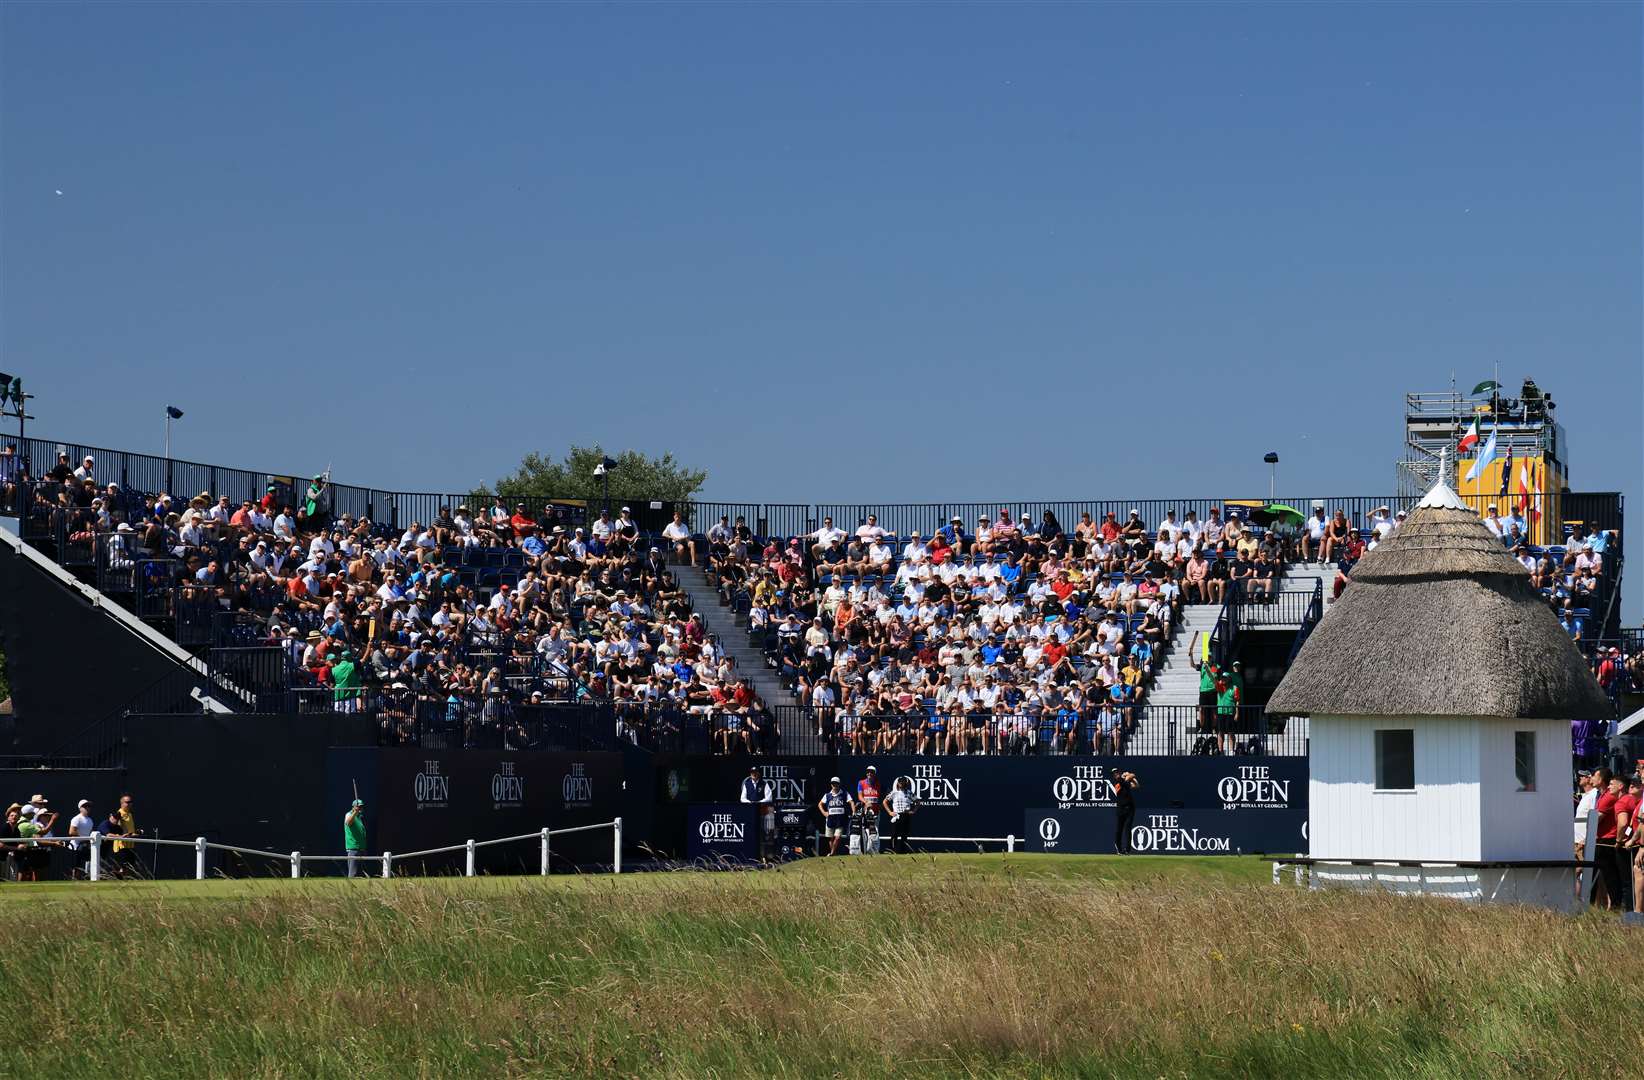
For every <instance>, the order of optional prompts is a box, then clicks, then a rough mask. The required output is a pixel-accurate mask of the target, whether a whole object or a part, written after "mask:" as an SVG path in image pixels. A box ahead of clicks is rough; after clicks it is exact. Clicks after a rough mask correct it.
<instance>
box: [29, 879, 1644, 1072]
mask: <svg viewBox="0 0 1644 1080" xmlns="http://www.w3.org/2000/svg"><path fill="white" fill-rule="evenodd" d="M829 870H830V872H827V873H812V874H798V875H795V874H788V875H760V876H759V877H758V878H757V879H750V877H749V876H747V875H719V876H698V875H676V876H670V877H665V878H652V879H650V880H648V881H646V883H645V884H644V885H643V886H641V887H632V888H630V887H629V885H630V883H628V882H620V881H613V880H610V879H604V880H601V881H594V882H585V883H582V884H581V886H580V887H577V888H558V887H549V886H544V885H542V884H541V883H529V882H527V883H520V884H518V885H514V886H497V887H492V888H489V889H486V890H484V891H482V892H477V893H474V894H468V893H465V892H464V891H462V890H460V889H452V888H449V887H441V886H438V885H436V884H432V883H430V884H425V885H424V884H417V883H401V884H400V885H399V886H398V887H396V888H394V889H392V890H366V889H352V890H334V891H330V892H326V893H315V892H312V891H310V892H305V893H301V894H299V893H294V892H286V893H283V894H282V893H272V894H270V895H267V896H263V897H259V898H254V899H246V900H236V901H233V902H218V903H198V902H175V901H172V902H157V903H143V904H141V905H137V906H131V907H128V906H126V905H121V904H118V903H115V904H108V903H102V902H93V903H85V902H76V901H66V902H54V903H52V904H51V905H50V906H49V907H47V908H44V909H42V910H43V911H46V912H49V915H50V918H49V919H40V920H26V921H27V922H29V923H30V924H31V929H32V931H33V932H32V933H30V934H26V935H13V937H12V943H13V947H11V948H8V949H7V950H5V951H4V952H0V977H3V979H4V982H5V985H6V986H7V987H8V988H17V987H28V988H30V989H29V991H28V992H27V993H26V994H21V993H16V992H9V993H6V994H4V995H0V1024H6V1025H10V1024H14V1023H19V1022H22V1021H24V1020H26V1019H32V1020H35V1021H37V1022H39V1023H40V1024H41V1028H40V1032H39V1034H38V1036H36V1037H34V1038H31V1039H28V1040H25V1041H24V1042H23V1043H22V1044H20V1045H16V1044H14V1045H16V1051H15V1054H16V1056H14V1057H13V1062H14V1064H15V1065H17V1066H18V1069H17V1072H16V1075H42V1076H89V1075H99V1076H106V1075H110V1074H119V1075H122V1076H123V1077H129V1078H137V1077H147V1076H155V1077H159V1076H166V1077H171V1076H205V1075H216V1076H226V1075H233V1076H292V1075H304V1076H344V1075H347V1076H354V1077H357V1076H388V1075H393V1076H396V1077H421V1076H428V1077H446V1076H455V1075H486V1076H613V1075H615V1076H642V1075H643V1076H655V1075H664V1076H678V1077H703V1076H709V1077H714V1076H721V1077H728V1076H754V1075H758V1076H776V1077H790V1076H791V1077H806V1078H814V1077H819V1076H822V1077H826V1076H834V1075H839V1076H874V1075H883V1074H886V1073H890V1072H893V1071H894V1072H897V1073H899V1074H901V1075H904V1076H907V1075H958V1076H1000V1075H1006V1076H1131V1075H1134V1076H1160V1075H1180V1076H1199V1075H1235V1076H1246V1075H1248V1076H1262V1075H1279V1074H1281V1073H1282V1074H1284V1075H1321V1076H1323V1075H1329V1076H1333V1077H1334V1076H1360V1075H1380V1076H1393V1075H1397V1076H1401V1077H1403V1076H1410V1075H1415V1076H1422V1075H1433V1076H1437V1075H1441V1074H1442V1075H1444V1076H1446V1077H1455V1076H1504V1075H1545V1076H1558V1075H1564V1074H1567V1073H1568V1074H1574V1073H1576V1072H1578V1071H1579V1072H1580V1073H1581V1074H1583V1075H1590V1074H1592V1073H1593V1072H1594V1071H1595V1070H1600V1071H1609V1070H1619V1071H1621V1072H1622V1073H1631V1072H1633V1071H1634V1069H1633V1065H1634V1064H1636V1062H1637V1060H1638V1055H1639V1054H1640V1053H1644V1041H1641V1039H1640V1036H1638V1035H1637V1034H1636V1025H1635V1026H1634V1028H1633V1033H1626V1032H1625V1031H1623V1033H1622V1034H1620V1035H1619V1036H1618V1035H1617V1029H1616V1027H1615V1025H1614V1024H1613V1023H1611V1022H1610V1021H1609V1020H1607V1019H1606V1015H1607V1011H1606V1009H1605V1008H1604V1007H1603V1005H1602V1004H1601V994H1600V992H1599V991H1598V990H1597V988H1598V987H1600V986H1602V985H1603V982H1602V980H1601V979H1600V978H1599V974H1600V972H1601V970H1603V967H1604V965H1605V963H1606V962H1607V961H1608V960H1609V959H1612V958H1615V957H1618V956H1623V955H1626V953H1625V952H1624V950H1626V949H1627V947H1628V946H1629V945H1630V946H1631V947H1632V950H1633V951H1635V952H1636V948H1637V944H1636V941H1634V940H1633V937H1635V936H1636V935H1629V934H1628V933H1626V932H1624V931H1623V930H1622V928H1621V927H1619V926H1617V925H1616V924H1615V923H1613V922H1611V921H1609V920H1608V919H1605V918H1603V917H1599V916H1588V917H1584V918H1580V919H1568V918H1565V917H1561V916H1556V915H1552V914H1542V913H1538V912H1534V911H1529V910H1509V909H1483V910H1481V909H1477V908H1467V907H1462V906H1460V905H1456V904H1452V903H1448V902H1442V901H1412V900H1409V899H1399V898H1393V897H1382V896H1349V895H1342V894H1335V893H1331V894H1308V893H1302V892H1298V891H1296V890H1294V889H1291V888H1288V887H1273V886H1255V885H1227V884H1205V885H1195V884H1193V883H1192V882H1191V881H1183V880H1181V879H1176V880H1171V879H1165V880H1162V881H1154V882H1151V883H1125V882H1117V883H1115V882H1090V883H1083V882H1076V881H1075V882H1069V881H1066V880H1054V879H1042V878H1036V877H1022V876H1020V875H1007V874H1000V873H982V872H976V871H974V870H967V871H966V872H964V873H961V874H951V873H935V874H931V875H928V876H920V875H916V874H910V873H907V872H905V871H903V872H899V873H895V874H887V873H869V872H866V871H864V872H863V873H862V874H861V875H857V874H854V873H849V872H840V870H839V869H838V868H829ZM4 910H6V912H7V914H8V915H13V916H15V915H17V914H18V913H19V912H20V908H19V907H17V906H15V905H11V906H8V907H7V908H5V909H4ZM1589 988H1592V989H1589ZM86 1015H92V1016H96V1017H99V1018H102V1019H103V1020H106V1021H107V1022H108V1024H109V1025H110V1030H109V1033H108V1035H107V1036H106V1037H102V1038H95V1039H88V1038H87V1037H86V1036H85V1034H84V1033H83V1032H81V1031H77V1030H76V1029H75V1028H74V1027H73V1026H72V1024H71V1018H75V1017H82V1016H86ZM1595 1055H1596V1057H1597V1058H1598V1060H1596V1061H1595Z"/></svg>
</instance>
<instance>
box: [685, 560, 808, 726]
mask: <svg viewBox="0 0 1644 1080" xmlns="http://www.w3.org/2000/svg"><path fill="white" fill-rule="evenodd" d="M670 569H671V570H672V571H673V573H674V576H675V577H676V578H677V579H678V580H679V584H680V588H681V589H683V590H684V592H685V595H686V596H688V597H689V598H690V600H691V609H692V610H693V611H695V612H696V613H697V614H699V615H701V616H702V622H703V625H704V626H706V627H707V629H708V633H710V634H712V635H714V636H715V637H717V638H718V639H719V644H720V646H721V647H722V648H724V650H725V653H726V655H727V656H730V657H731V658H732V659H734V660H735V661H736V671H737V674H738V675H739V676H741V677H742V678H744V679H746V680H747V681H748V685H749V686H751V687H753V690H754V693H756V694H758V695H759V697H760V698H761V700H763V701H764V702H765V704H766V705H767V706H772V707H774V706H777V705H791V704H793V695H792V694H790V693H788V691H787V689H786V688H785V687H784V686H783V685H782V680H781V679H779V678H778V677H777V675H776V672H775V671H773V670H772V669H771V668H769V667H767V666H766V664H765V654H764V653H762V652H760V651H759V650H758V649H756V648H754V647H753V646H752V645H750V644H748V632H747V628H746V622H745V620H743V619H742V618H740V617H739V616H738V615H737V613H736V612H735V611H734V610H733V609H732V608H731V607H729V606H728V605H726V604H725V603H723V602H722V601H721V599H720V596H719V590H718V589H716V588H714V587H713V585H711V584H710V583H709V581H708V574H707V571H705V570H703V569H702V568H701V567H698V566H685V565H674V566H671V567H670Z"/></svg>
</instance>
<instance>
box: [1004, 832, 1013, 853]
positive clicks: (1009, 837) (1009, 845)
mask: <svg viewBox="0 0 1644 1080" xmlns="http://www.w3.org/2000/svg"><path fill="white" fill-rule="evenodd" d="M1005 851H1007V852H1009V853H1010V854H1012V855H1014V854H1016V834H1015V833H1008V834H1006V836H1005Z"/></svg>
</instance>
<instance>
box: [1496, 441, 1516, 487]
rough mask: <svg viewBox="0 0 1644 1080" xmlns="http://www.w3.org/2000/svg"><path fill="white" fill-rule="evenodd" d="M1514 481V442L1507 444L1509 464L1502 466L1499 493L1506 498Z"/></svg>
mask: <svg viewBox="0 0 1644 1080" xmlns="http://www.w3.org/2000/svg"><path fill="white" fill-rule="evenodd" d="M1512 483H1513V444H1512V443H1508V444H1507V464H1505V465H1503V466H1502V467H1501V490H1500V491H1499V492H1497V494H1499V495H1501V496H1502V497H1503V498H1506V496H1507V492H1509V491H1511V490H1512Z"/></svg>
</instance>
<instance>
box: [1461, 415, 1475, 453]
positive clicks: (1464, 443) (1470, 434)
mask: <svg viewBox="0 0 1644 1080" xmlns="http://www.w3.org/2000/svg"><path fill="white" fill-rule="evenodd" d="M1477 445H1478V417H1477V416H1474V417H1473V426H1472V427H1470V428H1468V429H1467V434H1465V435H1463V436H1462V437H1461V441H1460V442H1459V443H1457V444H1456V453H1458V454H1465V453H1466V452H1467V451H1469V450H1471V449H1472V448H1473V447H1475V446H1477Z"/></svg>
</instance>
